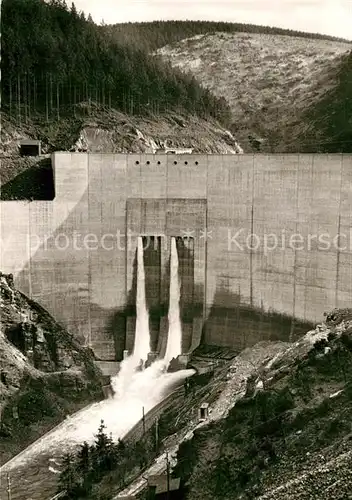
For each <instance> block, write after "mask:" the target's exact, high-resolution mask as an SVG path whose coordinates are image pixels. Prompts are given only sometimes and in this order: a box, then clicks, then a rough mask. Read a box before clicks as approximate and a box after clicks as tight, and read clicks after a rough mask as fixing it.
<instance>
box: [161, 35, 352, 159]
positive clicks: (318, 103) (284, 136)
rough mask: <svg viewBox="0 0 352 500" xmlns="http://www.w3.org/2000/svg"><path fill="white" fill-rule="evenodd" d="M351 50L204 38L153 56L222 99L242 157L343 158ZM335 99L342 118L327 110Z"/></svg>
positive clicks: (341, 45)
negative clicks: (321, 154) (300, 155)
mask: <svg viewBox="0 0 352 500" xmlns="http://www.w3.org/2000/svg"><path fill="white" fill-rule="evenodd" d="M351 48H352V44H351V43H347V42H340V41H332V40H321V39H314V38H313V39H308V38H302V37H295V36H283V35H278V34H277V35H272V34H265V33H208V34H203V35H196V36H193V37H191V38H188V39H184V40H181V41H179V42H177V43H173V44H170V45H167V46H165V47H162V48H159V49H158V50H157V51H155V54H156V55H157V56H159V57H161V58H162V59H163V60H167V61H169V62H170V63H171V64H172V66H173V67H177V68H180V69H182V70H183V71H186V72H190V73H191V74H192V75H194V76H195V77H196V78H197V80H198V81H199V82H200V83H201V85H203V86H204V87H207V88H209V89H210V90H211V91H212V92H213V93H214V94H215V95H217V96H223V97H225V98H226V100H227V101H228V102H229V104H230V107H231V110H232V113H233V124H232V128H231V131H232V132H233V133H234V134H235V135H236V137H237V138H238V140H239V142H240V143H241V145H242V147H243V148H244V150H245V151H246V152H249V151H254V152H256V151H266V152H280V153H281V152H320V151H322V152H324V151H326V152H335V151H336V152H348V151H352V144H351V134H352V123H351V117H352V108H351V99H352V56H349V53H350V52H351ZM336 92H338V94H339V99H338V100H339V101H340V107H343V108H344V110H345V113H344V114H343V113H342V112H340V113H338V114H337V110H336V111H334V105H335V106H336V101H337V98H336V96H335V94H336ZM328 104H332V105H330V106H328ZM329 108H330V109H329ZM329 115H330V116H329ZM329 122H330V127H329V126H328V125H329ZM335 129H336V130H335ZM339 129H340V130H339ZM341 129H342V130H341ZM340 136H343V137H340ZM348 141H349V142H348Z"/></svg>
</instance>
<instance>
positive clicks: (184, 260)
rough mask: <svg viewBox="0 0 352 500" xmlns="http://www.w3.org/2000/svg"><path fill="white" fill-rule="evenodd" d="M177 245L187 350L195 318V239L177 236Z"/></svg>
mask: <svg viewBox="0 0 352 500" xmlns="http://www.w3.org/2000/svg"><path fill="white" fill-rule="evenodd" d="M176 246H177V253H178V259H179V277H180V283H181V297H180V315H181V324H182V352H186V351H188V349H189V347H190V345H191V341H192V330H193V318H194V239H193V238H182V237H177V238H176Z"/></svg>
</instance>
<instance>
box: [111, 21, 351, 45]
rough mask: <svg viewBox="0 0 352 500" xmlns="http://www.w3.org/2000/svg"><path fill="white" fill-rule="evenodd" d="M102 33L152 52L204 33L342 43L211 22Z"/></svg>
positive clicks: (126, 26) (128, 26) (132, 26)
mask: <svg viewBox="0 0 352 500" xmlns="http://www.w3.org/2000/svg"><path fill="white" fill-rule="evenodd" d="M102 30H103V31H104V32H105V33H109V34H110V35H111V37H112V38H113V39H114V40H116V41H118V42H120V43H124V44H127V45H134V46H136V47H144V48H145V49H146V50H147V51H153V50H156V49H159V48H160V47H164V46H165V45H168V44H171V43H175V42H179V41H180V40H183V39H185V38H191V37H193V36H196V35H202V34H205V33H217V32H222V33H257V34H267V35H286V36H291V37H292V36H296V37H302V38H306V39H318V40H331V41H343V39H342V38H336V37H333V36H328V35H321V34H317V33H306V32H303V31H295V30H289V29H282V28H275V27H270V26H257V25H255V24H242V23H225V22H213V21H153V22H144V23H123V24H113V25H107V26H103V27H102Z"/></svg>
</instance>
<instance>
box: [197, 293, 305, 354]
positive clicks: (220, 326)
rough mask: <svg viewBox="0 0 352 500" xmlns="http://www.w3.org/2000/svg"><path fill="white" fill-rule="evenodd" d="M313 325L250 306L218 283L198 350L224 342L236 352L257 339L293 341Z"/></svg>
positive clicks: (252, 343)
mask: <svg viewBox="0 0 352 500" xmlns="http://www.w3.org/2000/svg"><path fill="white" fill-rule="evenodd" d="M312 328H313V324H312V323H309V322H306V321H300V320H298V319H295V318H293V317H292V316H289V315H285V314H280V313H278V312H276V311H264V309H262V308H259V307H253V306H250V305H248V304H246V303H244V302H243V299H242V298H241V296H240V294H236V293H232V292H231V291H229V290H228V289H227V287H226V286H224V284H222V283H219V284H218V286H217V289H216V292H215V295H214V299H213V303H212V305H211V307H210V309H209V310H208V313H207V317H206V319H205V321H204V326H203V332H202V342H201V344H202V347H201V350H202V351H204V352H206V351H207V350H208V349H210V350H211V348H212V347H215V346H216V347H219V346H223V347H230V348H232V349H233V350H234V351H238V352H239V351H241V350H242V349H244V348H246V347H250V346H252V345H254V344H256V343H257V342H260V341H279V340H281V341H284V342H288V341H290V340H292V341H295V340H297V339H298V338H299V337H301V336H302V335H304V334H305V333H306V332H307V331H309V330H310V329H312ZM208 339H217V342H216V343H214V342H208Z"/></svg>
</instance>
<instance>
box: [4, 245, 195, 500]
mask: <svg viewBox="0 0 352 500" xmlns="http://www.w3.org/2000/svg"><path fill="white" fill-rule="evenodd" d="M137 256H138V259H137V264H138V270H137V273H138V280H137V304H136V309H137V321H136V332H135V345H134V350H133V353H132V355H131V356H129V357H127V359H125V360H123V361H122V362H121V366H120V371H119V373H118V374H117V376H115V377H113V378H112V380H111V385H112V388H113V391H114V396H113V397H111V398H109V399H106V400H104V401H100V402H98V403H93V404H91V405H89V406H88V407H86V408H84V409H83V410H81V411H79V412H77V413H76V414H74V415H72V416H70V417H68V418H67V419H66V420H65V421H64V422H62V423H61V424H60V425H59V426H58V427H56V428H55V429H53V430H52V431H51V432H49V433H47V434H46V435H45V436H43V437H42V438H41V439H39V440H38V441H36V442H35V443H33V444H32V445H31V446H29V447H28V448H27V449H26V450H24V451H23V452H22V453H20V454H19V455H17V456H16V457H14V458H13V459H12V460H10V461H9V462H7V463H6V464H5V465H3V467H2V468H1V469H0V478H1V486H0V493H1V498H3V499H5V498H7V475H8V474H9V478H10V481H11V488H10V489H11V500H48V499H49V498H51V496H53V495H54V494H55V493H56V490H57V481H58V477H59V473H60V460H61V457H62V455H63V454H65V453H66V452H68V451H75V450H76V449H77V448H78V447H79V445H80V444H83V442H84V441H87V442H88V443H93V442H94V439H95V434H96V433H97V431H98V428H99V425H100V422H101V420H103V421H104V424H105V425H106V432H107V433H108V434H111V436H112V438H113V439H114V441H117V440H118V439H119V438H121V439H123V437H124V436H125V435H126V434H127V433H128V431H129V430H130V429H131V428H132V427H133V426H134V425H135V424H136V423H137V422H139V421H140V419H141V418H142V416H143V411H144V413H147V412H148V411H150V410H151V409H152V408H153V407H154V406H156V405H157V404H158V403H160V402H161V401H163V400H164V399H165V398H166V397H167V396H168V395H169V394H170V393H171V392H172V391H173V390H175V389H176V388H177V387H179V386H180V385H181V384H182V383H183V381H184V380H185V378H187V377H189V376H191V375H193V373H194V370H179V371H177V372H172V373H168V372H167V368H168V365H169V363H170V361H171V360H172V359H174V358H177V356H179V355H180V354H181V338H182V336H181V335H182V330H181V322H180V317H179V300H180V284H179V279H178V256H177V249H176V243H175V241H174V239H173V241H172V246H171V257H170V270H171V273H170V275H171V279H170V310H169V331H168V340H167V347H166V353H165V356H164V358H163V359H158V360H156V361H154V363H152V365H150V366H149V367H148V368H144V363H145V361H146V360H147V358H148V353H149V352H150V334H149V316H148V311H147V307H146V298H145V276H144V264H143V246H142V239H141V238H139V240H138V249H137ZM9 498H10V497H9Z"/></svg>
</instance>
